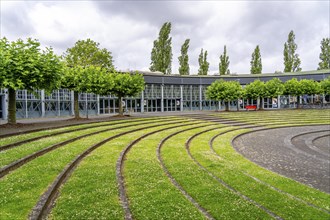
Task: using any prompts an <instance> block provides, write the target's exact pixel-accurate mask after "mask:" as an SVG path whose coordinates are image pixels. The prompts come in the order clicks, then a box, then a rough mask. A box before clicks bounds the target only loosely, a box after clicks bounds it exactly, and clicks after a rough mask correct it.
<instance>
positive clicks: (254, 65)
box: [250, 45, 262, 74]
mask: <svg viewBox="0 0 330 220" xmlns="http://www.w3.org/2000/svg"><path fill="white" fill-rule="evenodd" d="M250 64H251V69H250V73H251V74H261V72H262V63H261V55H260V49H259V45H258V46H257V47H256V49H254V51H253V53H252V58H251V62H250Z"/></svg>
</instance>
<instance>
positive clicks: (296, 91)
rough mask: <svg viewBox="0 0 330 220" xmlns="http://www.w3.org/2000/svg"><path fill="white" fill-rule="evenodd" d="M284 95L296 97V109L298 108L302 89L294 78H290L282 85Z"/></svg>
mask: <svg viewBox="0 0 330 220" xmlns="http://www.w3.org/2000/svg"><path fill="white" fill-rule="evenodd" d="M284 94H285V95H292V96H295V97H297V108H299V96H300V95H302V89H301V86H300V83H299V81H298V80H297V79H296V78H292V79H290V80H288V81H286V82H285V83H284Z"/></svg>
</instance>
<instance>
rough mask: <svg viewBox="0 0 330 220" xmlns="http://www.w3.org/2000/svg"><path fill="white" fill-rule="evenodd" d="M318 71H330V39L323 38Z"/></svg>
mask: <svg viewBox="0 0 330 220" xmlns="http://www.w3.org/2000/svg"><path fill="white" fill-rule="evenodd" d="M320 60H321V62H319V67H318V68H317V69H318V70H323V69H330V38H329V37H328V38H323V39H322V41H321V53H320Z"/></svg>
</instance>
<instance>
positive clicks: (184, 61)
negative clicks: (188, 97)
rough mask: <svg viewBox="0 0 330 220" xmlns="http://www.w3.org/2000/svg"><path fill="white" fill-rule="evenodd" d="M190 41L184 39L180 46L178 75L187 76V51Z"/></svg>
mask: <svg viewBox="0 0 330 220" xmlns="http://www.w3.org/2000/svg"><path fill="white" fill-rule="evenodd" d="M189 42H190V39H186V40H185V42H184V43H183V45H182V46H181V56H179V64H180V67H179V73H180V75H189V63H188V62H189V56H188V49H189Z"/></svg>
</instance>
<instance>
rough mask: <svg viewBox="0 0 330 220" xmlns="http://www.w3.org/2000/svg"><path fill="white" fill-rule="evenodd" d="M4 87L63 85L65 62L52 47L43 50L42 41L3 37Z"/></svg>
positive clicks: (1, 68) (0, 73)
mask: <svg viewBox="0 0 330 220" xmlns="http://www.w3.org/2000/svg"><path fill="white" fill-rule="evenodd" d="M0 46H1V48H0V54H1V55H0V59H1V64H0V79H1V81H0V83H1V84H0V87H5V88H11V89H13V90H18V89H27V90H29V91H30V92H34V91H35V90H36V89H45V90H46V91H52V90H53V89H55V88H57V87H58V86H59V80H60V77H61V72H62V67H63V66H62V64H61V62H60V59H59V57H57V56H56V55H55V54H54V52H53V50H52V48H46V49H45V50H44V51H40V43H39V42H38V41H37V40H33V39H31V38H28V39H27V41H26V42H24V41H23V40H21V39H18V40H17V41H13V42H8V40H7V39H6V38H2V39H1V41H0Z"/></svg>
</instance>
